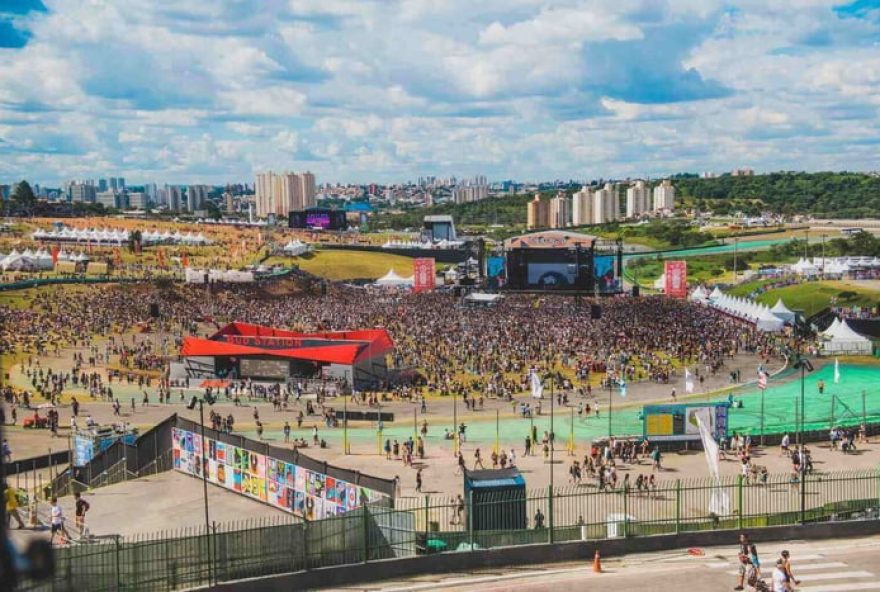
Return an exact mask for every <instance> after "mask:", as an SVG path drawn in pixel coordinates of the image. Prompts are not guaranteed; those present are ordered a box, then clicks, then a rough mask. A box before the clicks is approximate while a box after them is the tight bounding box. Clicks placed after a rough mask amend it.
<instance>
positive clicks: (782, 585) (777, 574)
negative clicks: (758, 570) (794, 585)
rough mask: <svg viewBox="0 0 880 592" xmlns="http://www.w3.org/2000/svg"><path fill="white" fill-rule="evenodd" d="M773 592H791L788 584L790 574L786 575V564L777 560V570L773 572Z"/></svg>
mask: <svg viewBox="0 0 880 592" xmlns="http://www.w3.org/2000/svg"><path fill="white" fill-rule="evenodd" d="M773 592H791V586H790V585H789V582H788V574H787V573H785V562H784V561H783V560H782V559H777V560H776V568H775V569H774V570H773Z"/></svg>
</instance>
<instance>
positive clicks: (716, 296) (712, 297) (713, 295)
mask: <svg viewBox="0 0 880 592" xmlns="http://www.w3.org/2000/svg"><path fill="white" fill-rule="evenodd" d="M722 296H724V292H722V291H721V290H720V289H718V286H715V289H714V290H712V293H711V294H709V300H718V299H719V298H721V297H722Z"/></svg>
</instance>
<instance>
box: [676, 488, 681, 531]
mask: <svg viewBox="0 0 880 592" xmlns="http://www.w3.org/2000/svg"><path fill="white" fill-rule="evenodd" d="M675 534H681V479H676V480H675Z"/></svg>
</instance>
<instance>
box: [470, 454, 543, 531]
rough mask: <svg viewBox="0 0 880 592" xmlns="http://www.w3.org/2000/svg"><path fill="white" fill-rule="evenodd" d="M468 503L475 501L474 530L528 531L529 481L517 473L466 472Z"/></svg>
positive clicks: (499, 470)
mask: <svg viewBox="0 0 880 592" xmlns="http://www.w3.org/2000/svg"><path fill="white" fill-rule="evenodd" d="M464 495H465V499H467V498H468V496H469V495H470V496H472V497H471V502H472V506H471V513H472V525H473V529H474V530H524V529H526V528H527V522H528V517H527V516H526V481H525V479H523V476H522V474H520V472H519V470H517V469H515V468H514V469H489V470H483V471H468V470H465V472H464Z"/></svg>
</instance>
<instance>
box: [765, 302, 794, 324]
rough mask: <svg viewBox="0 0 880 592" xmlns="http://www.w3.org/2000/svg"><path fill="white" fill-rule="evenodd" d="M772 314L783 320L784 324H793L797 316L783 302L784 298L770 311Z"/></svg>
mask: <svg viewBox="0 0 880 592" xmlns="http://www.w3.org/2000/svg"><path fill="white" fill-rule="evenodd" d="M770 312H771V313H773V314H774V315H775V316H777V317H779V318H780V319H782V321H783V322H786V323H793V322H794V317H795V314H794V312H792V311H791V310H789V308H788V307H787V306H785V303H784V302H783V301H782V298H780V299H779V300H777V301H776V304H774V305H773V308H771V309H770Z"/></svg>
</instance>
